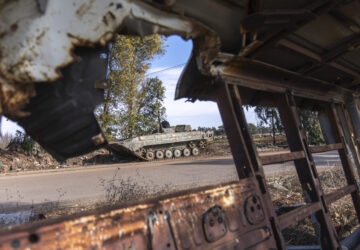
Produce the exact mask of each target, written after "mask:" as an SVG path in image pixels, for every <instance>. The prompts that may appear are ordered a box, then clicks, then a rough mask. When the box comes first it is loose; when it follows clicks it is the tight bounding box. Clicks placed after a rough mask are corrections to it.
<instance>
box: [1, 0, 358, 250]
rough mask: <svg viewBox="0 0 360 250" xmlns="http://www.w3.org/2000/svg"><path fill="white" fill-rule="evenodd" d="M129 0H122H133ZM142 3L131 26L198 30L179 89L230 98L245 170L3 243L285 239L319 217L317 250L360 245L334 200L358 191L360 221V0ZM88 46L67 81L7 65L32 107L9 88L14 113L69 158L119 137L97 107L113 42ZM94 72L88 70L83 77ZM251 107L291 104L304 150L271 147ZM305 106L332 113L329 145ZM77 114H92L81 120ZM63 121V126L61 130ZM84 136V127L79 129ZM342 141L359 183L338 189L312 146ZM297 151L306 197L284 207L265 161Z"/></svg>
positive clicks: (24, 231)
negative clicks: (254, 124)
mask: <svg viewBox="0 0 360 250" xmlns="http://www.w3.org/2000/svg"><path fill="white" fill-rule="evenodd" d="M120 2H121V1H120ZM120 2H119V3H118V4H122V5H121V7H119V9H123V8H125V9H126V8H129V9H131V8H132V6H131V4H126V3H123V2H121V3H120ZM133 4H137V6H141V8H142V10H143V12H144V13H148V14H149V15H147V16H146V15H144V16H142V17H141V18H140V17H139V16H136V13H138V12H136V11H135V8H134V9H133V10H134V11H133V13H132V14H131V15H133V16H131V15H130V14H129V15H128V16H126V17H125V18H124V19H123V20H122V24H121V25H120V26H118V32H120V33H123V34H136V35H145V34H150V33H154V32H159V33H162V34H165V35H168V34H173V33H177V34H180V35H182V36H183V37H184V38H186V39H190V38H191V39H193V42H194V48H193V52H192V55H191V58H190V60H189V62H188V63H187V65H186V68H185V70H184V72H183V73H182V75H181V78H180V80H179V82H178V85H177V89H176V98H188V99H189V100H192V101H195V100H211V101H215V102H217V104H218V107H219V110H220V114H221V117H222V120H223V123H224V127H225V130H226V133H227V137H228V139H229V143H230V146H231V151H232V155H233V158H234V161H235V165H236V170H237V174H238V177H239V181H238V182H235V183H229V184H224V185H222V186H216V187H206V188H201V189H200V190H190V191H189V192H185V193H179V194H175V195H171V196H170V197H162V198H159V199H156V200H150V201H147V202H143V203H141V204H128V206H126V207H119V208H116V209H112V210H102V211H97V212H96V213H94V212H89V213H87V214H82V215H76V216H72V217H69V218H61V219H59V220H55V221H46V222H37V223H33V224H30V225H25V226H21V227H17V228H14V229H13V230H11V231H8V232H4V233H3V234H2V235H1V236H0V245H1V246H2V247H3V248H4V249H13V248H17V247H21V248H30V249H36V248H43V249H52V248H60V249H62V248H101V249H146V248H152V249H285V248H286V242H285V241H284V238H283V236H282V234H281V231H282V230H284V229H285V228H287V227H289V226H291V225H292V224H295V223H297V222H298V221H300V220H302V219H304V218H307V217H309V216H311V215H313V218H314V221H315V222H314V223H315V224H317V225H318V229H319V230H318V235H317V236H318V240H319V241H318V242H319V246H314V249H320V248H321V249H341V248H342V247H346V248H347V249H358V248H359V247H360V229H357V230H355V231H354V232H353V233H352V234H351V235H350V236H349V237H348V238H346V239H344V240H343V241H340V240H339V237H338V235H337V233H336V231H335V228H334V225H333V223H332V221H331V218H330V216H329V209H328V207H329V205H330V204H331V203H333V202H335V201H337V200H338V199H340V198H342V197H343V196H345V195H351V198H352V201H353V204H354V207H355V210H356V213H357V218H358V220H359V222H360V194H359V191H360V189H359V180H358V179H357V178H356V174H355V172H356V171H357V172H359V171H360V164H359V154H358V148H359V146H360V145H359V143H360V119H359V118H360V117H359V106H358V105H359V96H358V95H359V92H358V91H359V87H360V82H359V80H360V56H359V53H360V52H359V45H360V36H359V32H360V11H359V10H360V3H359V2H358V1H350V0H346V1H326V0H317V1H308V0H300V1H283V0H263V1H261V0H258V1H257V0H256V1H251V0H243V1H240V0H239V1H237V0H227V1H215V0H213V1H205V0H199V1H187V0H164V1H162V0H159V1H150V0H149V1H139V2H138V1H134V3H133ZM49 6H50V5H48V7H49ZM119 6H120V5H119ZM46 11H48V9H46V8H45V13H46ZM114 12H115V11H114ZM134 13H135V14H134ZM150 14H151V15H150ZM176 20H178V23H176ZM78 40H79V39H78ZM74 44H75V46H76V43H74ZM74 53H75V54H76V55H77V56H80V57H82V58H86V60H83V61H85V62H86V63H82V62H83V61H81V62H79V63H74V64H71V65H69V66H67V67H65V68H62V69H61V71H62V75H63V78H59V79H58V80H56V82H55V83H53V81H49V82H48V83H44V82H42V83H35V84H34V89H32V90H31V91H30V92H32V93H33V94H29V93H30V92H27V89H26V88H25V87H22V86H20V87H19V84H18V83H15V82H14V83H11V81H10V80H11V77H10V76H7V77H6V76H2V78H4V79H7V80H8V81H9V84H13V86H16V91H17V92H21V91H23V93H28V94H27V97H29V99H28V100H29V101H24V102H23V103H25V105H23V106H21V107H22V108H24V109H23V110H25V111H26V112H27V113H29V115H28V116H25V117H19V116H18V113H17V112H15V111H18V110H17V109H16V108H14V109H11V108H10V107H11V105H9V103H10V99H8V98H7V96H6V93H5V92H4V91H2V92H1V93H2V95H0V97H1V101H2V106H3V109H2V112H3V114H5V115H6V116H8V117H11V118H13V119H14V120H17V121H18V122H19V124H21V125H22V126H23V127H24V128H25V129H26V131H28V132H29V134H31V135H32V136H33V137H34V138H35V139H37V140H38V141H39V143H40V144H41V145H42V146H43V147H44V148H46V149H47V150H49V152H51V153H52V154H53V155H54V156H55V157H57V158H58V159H63V158H67V157H71V156H73V155H76V154H81V153H85V152H88V151H91V150H94V149H96V148H98V147H100V146H103V145H104V144H106V143H107V142H106V139H105V138H104V136H103V134H102V132H101V130H100V127H99V126H98V125H97V122H96V120H95V118H94V116H93V114H92V112H93V109H94V107H95V106H96V105H97V104H99V103H100V102H101V98H102V97H101V93H102V92H101V90H99V89H94V88H92V86H93V80H94V79H99V81H100V80H102V79H103V78H104V76H105V73H104V72H105V68H106V66H102V67H98V66H97V65H99V64H101V63H102V64H104V62H100V61H99V59H97V58H98V57H96V55H97V54H98V53H101V49H100V50H99V49H97V48H89V49H87V48H85V49H83V48H81V49H78V50H76V51H75V52H74ZM93 55H95V56H94V57H93ZM84 64H85V65H84ZM95 65H96V66H95ZM95 68H96V69H98V70H94V69H95ZM2 75H4V74H3V72H2ZM84 77H85V80H86V81H78V79H83V78H84ZM30 96H33V97H30ZM90 100H91V102H90ZM88 101H89V102H88ZM243 105H263V106H271V107H277V108H278V110H279V113H280V117H281V120H282V123H283V125H284V130H285V133H286V138H287V141H288V143H289V147H290V151H291V152H290V153H285V154H277V155H272V156H262V157H259V155H258V152H257V150H256V148H255V146H254V143H253V139H252V137H251V134H250V132H249V129H248V126H247V122H246V118H245V115H244V109H243ZM6 107H7V108H6ZM19 107H20V106H19ZM299 108H301V109H308V110H316V111H318V112H319V114H321V116H322V118H323V119H321V121H322V122H323V123H326V124H325V125H324V127H326V128H327V129H326V130H323V133H324V135H326V136H325V137H326V138H327V144H326V145H323V146H309V145H308V142H307V138H306V133H305V131H304V128H303V126H302V125H301V121H300V116H299V113H298V109H299ZM45 109H46V110H45ZM44 112H45V113H46V114H47V115H46V116H42V115H43V114H44ZM58 117H61V119H60V122H59V120H58ZM73 117H81V119H79V120H77V122H75V123H74V122H72V119H73ZM49 122H50V123H51V122H54V123H57V124H58V125H57V126H58V127H59V128H61V129H59V130H58V131H57V132H55V133H54V132H53V131H50V130H47V129H46V124H48V123H49ZM74 133H75V134H76V137H75V138H74V137H72V138H70V137H69V135H72V134H74ZM64 138H65V139H64ZM331 150H337V151H338V152H339V156H340V159H341V163H342V167H343V170H344V173H345V176H346V180H347V186H345V187H343V188H341V189H338V190H334V191H333V192H332V193H330V194H324V192H323V190H322V186H321V182H320V180H319V178H318V173H317V169H316V166H315V163H314V160H313V156H312V154H314V153H319V152H326V151H331ZM351 158H352V159H353V162H352V160H351ZM287 161H294V164H295V168H296V171H297V174H298V178H299V181H300V183H301V188H302V190H303V194H304V197H305V201H306V205H304V206H301V207H298V208H296V209H294V210H291V211H290V212H287V213H283V214H281V215H277V214H276V213H275V210H274V206H273V204H272V201H271V197H270V194H269V191H268V187H267V184H266V181H265V177H264V171H263V166H265V165H268V164H272V163H280V162H287ZM297 249H299V248H297ZM300 249H301V248H300ZM307 249H308V248H307Z"/></svg>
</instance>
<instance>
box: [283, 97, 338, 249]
mask: <svg viewBox="0 0 360 250" xmlns="http://www.w3.org/2000/svg"><path fill="white" fill-rule="evenodd" d="M278 109H279V113H280V117H281V121H282V123H283V125H284V130H285V133H286V137H287V141H288V144H289V148H290V150H291V151H292V152H296V151H304V152H305V153H306V158H304V159H299V160H295V161H294V163H295V168H296V172H297V174H298V176H299V180H300V183H301V186H302V188H303V191H304V195H305V199H306V202H307V203H310V204H311V203H316V202H319V203H320V205H321V209H320V210H319V211H317V212H316V213H315V218H316V220H317V222H318V223H319V225H320V235H321V238H320V242H321V245H322V248H323V249H338V248H339V246H340V244H339V241H338V239H337V237H336V234H335V229H334V227H333V225H332V223H331V218H330V214H329V211H328V208H327V204H326V203H325V200H324V194H323V191H322V188H321V185H320V181H319V178H318V174H317V171H316V167H315V164H314V160H313V158H312V155H311V153H310V150H309V147H308V145H307V139H306V134H305V130H304V128H303V126H302V124H301V120H300V116H299V114H298V112H297V107H296V104H295V99H294V96H293V95H292V94H291V93H287V94H286V95H284V97H283V98H281V99H279V103H278Z"/></svg>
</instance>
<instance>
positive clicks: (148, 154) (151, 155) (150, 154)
mask: <svg viewBox="0 0 360 250" xmlns="http://www.w3.org/2000/svg"><path fill="white" fill-rule="evenodd" d="M146 159H147V160H149V161H152V160H154V152H153V151H147V152H146Z"/></svg>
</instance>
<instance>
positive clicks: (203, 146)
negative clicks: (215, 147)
mask: <svg viewBox="0 0 360 250" xmlns="http://www.w3.org/2000/svg"><path fill="white" fill-rule="evenodd" d="M199 147H200V148H205V147H206V141H204V140H202V141H200V142H199Z"/></svg>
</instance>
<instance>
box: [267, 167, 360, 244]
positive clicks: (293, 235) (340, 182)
mask: <svg viewBox="0 0 360 250" xmlns="http://www.w3.org/2000/svg"><path fill="white" fill-rule="evenodd" d="M319 179H320V183H321V187H322V189H323V191H324V193H325V194H329V193H331V192H334V191H335V190H336V189H339V188H341V187H344V186H346V178H345V175H344V172H343V170H342V168H341V166H329V167H327V168H324V169H321V170H319ZM267 185H268V187H269V190H270V194H271V198H272V200H273V204H274V206H275V209H277V210H280V209H283V208H289V207H292V206H294V204H295V205H297V204H304V202H305V199H304V197H303V195H302V189H301V185H300V182H299V180H298V177H297V174H296V173H295V171H293V172H286V173H284V174H279V175H277V176H272V177H269V178H267ZM283 210H284V209H283ZM285 210H286V209H285ZM329 211H330V214H331V218H332V221H333V223H334V226H335V229H336V231H337V233H338V235H339V237H340V239H344V238H346V237H347V236H348V235H350V234H351V233H352V232H353V231H354V230H355V229H356V228H357V225H358V224H357V216H356V211H355V209H354V207H353V205H352V200H351V196H350V195H347V196H345V197H343V198H341V199H340V200H338V201H336V202H334V203H332V204H331V205H330V206H329ZM282 233H283V235H284V238H285V240H286V244H287V245H299V244H302V245H317V244H318V242H317V237H316V233H315V229H314V226H313V224H312V221H311V220H310V219H309V218H307V219H305V220H302V221H300V222H299V223H297V224H294V225H292V226H290V227H289V228H286V229H285V230H283V232H282Z"/></svg>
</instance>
